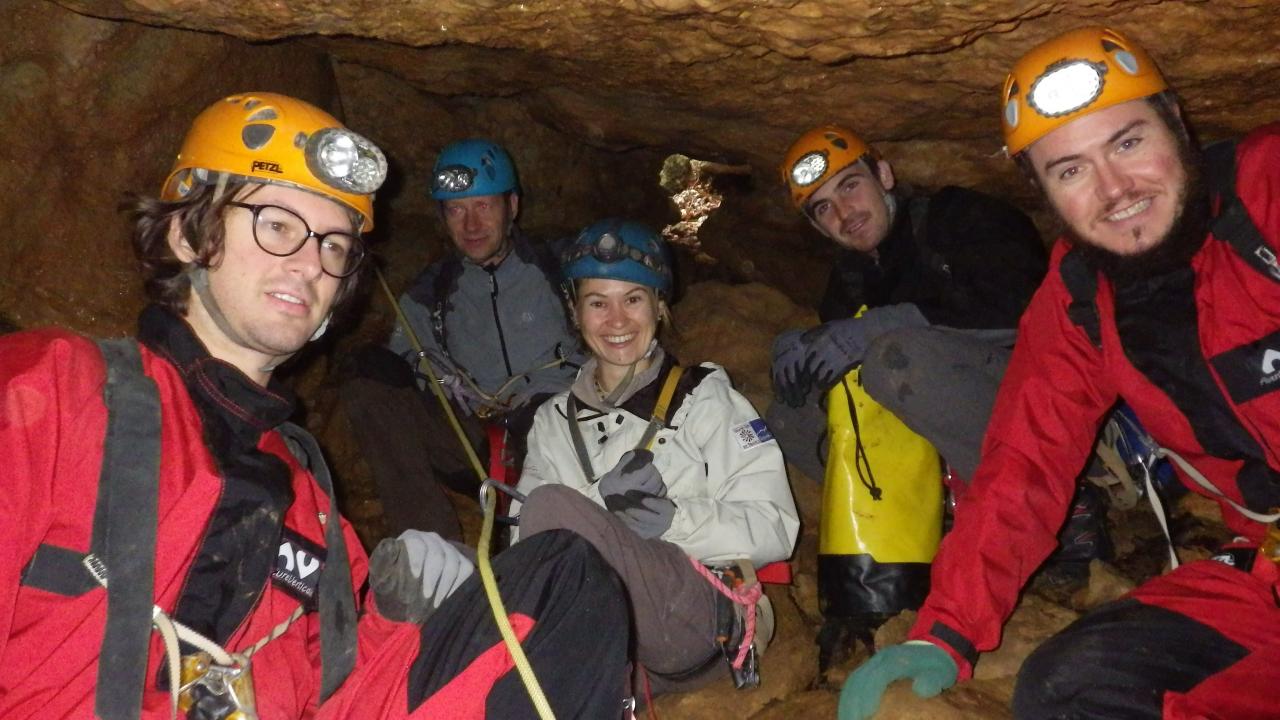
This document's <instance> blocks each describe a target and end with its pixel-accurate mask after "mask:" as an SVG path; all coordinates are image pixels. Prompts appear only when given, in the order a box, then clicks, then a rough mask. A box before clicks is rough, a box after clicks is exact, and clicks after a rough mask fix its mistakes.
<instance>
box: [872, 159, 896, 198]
mask: <svg viewBox="0 0 1280 720" xmlns="http://www.w3.org/2000/svg"><path fill="white" fill-rule="evenodd" d="M876 178H877V179H878V180H879V181H880V187H882V188H884V189H885V190H886V191H887V190H892V189H893V186H894V185H895V184H897V180H896V179H894V177H893V166H892V165H890V164H889V161H888V160H881V161H879V162H877V163H876Z"/></svg>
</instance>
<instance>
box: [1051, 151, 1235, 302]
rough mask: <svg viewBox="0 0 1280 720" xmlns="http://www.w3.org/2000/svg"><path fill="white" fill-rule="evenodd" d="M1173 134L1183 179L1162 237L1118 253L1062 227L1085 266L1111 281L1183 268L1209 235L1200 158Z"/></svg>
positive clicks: (1126, 281)
mask: <svg viewBox="0 0 1280 720" xmlns="http://www.w3.org/2000/svg"><path fill="white" fill-rule="evenodd" d="M1176 135H1177V136H1178V138H1179V140H1178V157H1179V160H1180V161H1181V162H1182V168H1183V171H1184V173H1185V175H1186V178H1187V179H1186V183H1185V184H1184V185H1183V187H1182V191H1181V192H1180V193H1179V195H1178V212H1177V214H1176V215H1174V218H1173V223H1172V225H1170V227H1169V230H1168V232H1166V233H1165V235H1164V237H1162V238H1160V240H1159V241H1157V242H1156V243H1155V244H1154V245H1152V246H1151V247H1150V248H1148V249H1146V250H1144V251H1142V252H1139V253H1133V254H1129V255H1122V254H1119V253H1115V252H1111V251H1110V250H1104V249H1103V248H1100V247H1098V246H1096V245H1093V244H1091V243H1090V242H1089V241H1088V239H1086V238H1085V237H1083V236H1081V235H1080V234H1079V233H1077V232H1076V231H1075V229H1074V228H1071V227H1070V226H1068V227H1066V228H1065V229H1064V230H1063V234H1064V235H1065V236H1066V237H1067V239H1068V240H1070V241H1071V244H1072V245H1074V246H1075V248H1076V250H1077V251H1078V252H1079V253H1080V254H1081V255H1082V256H1083V257H1084V260H1085V262H1086V263H1087V264H1088V265H1089V267H1091V268H1094V269H1095V270H1098V271H1100V272H1101V273H1102V274H1103V275H1105V276H1106V277H1107V278H1108V279H1109V280H1111V281H1112V282H1113V283H1116V284H1120V285H1124V284H1127V283H1130V282H1133V281H1135V280H1142V279H1144V278H1150V277H1156V276H1159V275H1163V274H1165V273H1168V272H1170V271H1172V270H1176V269H1178V268H1183V267H1187V266H1188V265H1189V264H1190V262H1191V258H1192V257H1194V256H1195V254H1196V253H1197V252H1199V251H1200V248H1201V247H1202V246H1203V245H1204V243H1205V240H1206V239H1207V238H1208V237H1209V222H1210V214H1211V213H1210V198H1209V190H1208V187H1207V186H1206V185H1205V180H1204V168H1203V160H1202V158H1201V156H1200V151H1199V150H1198V149H1196V148H1194V147H1193V146H1192V145H1191V141H1190V139H1189V138H1188V137H1187V136H1186V135H1185V134H1184V133H1176Z"/></svg>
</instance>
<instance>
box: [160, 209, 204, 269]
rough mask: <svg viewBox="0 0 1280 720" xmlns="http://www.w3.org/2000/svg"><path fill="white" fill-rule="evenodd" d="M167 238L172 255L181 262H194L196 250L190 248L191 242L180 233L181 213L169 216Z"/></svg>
mask: <svg viewBox="0 0 1280 720" xmlns="http://www.w3.org/2000/svg"><path fill="white" fill-rule="evenodd" d="M167 239H168V241H169V249H170V250H171V251H173V255H174V257H176V258H178V260H180V261H181V262H183V263H190V262H195V259H196V257H197V255H196V251H195V250H193V249H192V247H191V244H190V243H188V242H187V238H186V236H185V235H183V234H182V216H181V215H176V216H174V217H171V218H169V232H168V234H167Z"/></svg>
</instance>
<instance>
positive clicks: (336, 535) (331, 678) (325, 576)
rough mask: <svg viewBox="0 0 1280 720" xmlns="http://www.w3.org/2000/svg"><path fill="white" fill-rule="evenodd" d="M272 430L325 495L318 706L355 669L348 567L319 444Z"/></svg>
mask: <svg viewBox="0 0 1280 720" xmlns="http://www.w3.org/2000/svg"><path fill="white" fill-rule="evenodd" d="M276 429H277V430H278V431H279V432H280V434H281V435H282V436H283V437H284V439H285V445H286V446H287V447H288V448H289V452H290V453H292V454H293V456H294V457H295V458H297V460H298V462H299V463H301V464H302V466H303V467H305V468H307V469H308V470H310V471H311V474H312V475H313V476H314V477H315V479H316V483H317V484H319V485H320V488H321V489H322V490H324V492H325V494H326V495H328V496H329V513H328V515H327V516H326V517H325V520H324V544H325V552H326V554H327V559H326V560H325V564H324V567H323V568H322V569H321V570H320V701H321V702H323V701H324V700H325V699H327V698H328V697H329V696H330V695H331V694H333V692H334V691H335V690H337V689H338V686H339V685H341V684H342V681H343V680H346V678H347V676H348V675H350V674H351V671H352V670H353V669H354V668H355V663H356V606H355V589H354V587H353V586H352V582H351V565H350V562H349V558H348V557H347V546H346V543H345V542H344V539H343V536H342V520H341V518H340V516H339V514H338V500H337V497H336V496H335V494H334V492H333V478H332V476H331V475H330V474H329V466H328V465H327V464H325V461H324V456H323V455H322V454H321V452H320V446H319V444H317V443H316V439H315V437H313V436H312V435H311V433H309V432H307V431H306V430H304V429H302V428H301V427H299V426H297V425H295V424H293V423H291V422H286V423H284V424H282V425H280V426H279V427H278V428H276Z"/></svg>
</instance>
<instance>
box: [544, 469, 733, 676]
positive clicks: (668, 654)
mask: <svg viewBox="0 0 1280 720" xmlns="http://www.w3.org/2000/svg"><path fill="white" fill-rule="evenodd" d="M557 529H565V530H572V531H573V532H575V533H577V534H578V535H581V536H582V537H583V538H586V540H587V542H589V543H591V545H592V546H594V547H595V549H596V550H597V551H598V552H599V553H600V554H601V555H602V556H604V559H605V562H607V563H608V564H609V565H610V566H611V567H612V568H613V569H614V571H615V572H617V573H618V575H619V576H620V577H621V578H622V584H623V586H624V587H625V588H626V592H627V596H628V598H629V600H630V605H631V619H632V624H633V626H632V627H633V637H634V646H633V656H632V657H633V659H634V660H635V661H636V663H637V664H638V665H639V666H640V668H643V669H644V670H647V671H648V672H647V674H648V682H649V685H650V687H651V689H652V692H653V694H654V695H658V694H661V693H666V692H678V691H686V690H693V689H695V688H698V687H701V686H703V685H706V684H707V683H709V682H711V681H713V680H716V679H718V678H721V677H726V676H727V675H728V667H729V666H728V663H726V662H725V660H724V659H723V656H722V655H721V653H720V649H719V647H718V646H717V645H716V643H715V640H714V638H715V634H716V608H717V604H718V602H717V600H718V598H719V597H720V596H719V594H718V593H717V592H716V590H715V589H714V588H713V587H712V586H711V584H710V583H708V582H707V581H706V579H705V578H703V577H702V576H701V575H699V574H698V573H697V571H695V570H694V569H693V565H692V564H691V563H690V561H689V556H688V555H685V554H684V551H682V550H681V549H680V548H679V547H677V546H675V545H673V544H672V543H669V542H667V541H665V540H646V539H644V538H642V537H640V536H639V535H636V534H635V533H634V532H632V531H631V529H630V528H628V527H627V526H626V525H624V524H623V523H622V521H621V520H619V519H617V518H616V517H614V516H613V514H612V513H610V512H609V511H608V510H605V509H604V508H602V507H600V506H599V505H597V504H595V503H594V502H592V501H591V500H590V499H589V498H587V497H585V496H584V495H582V494H581V493H579V492H577V491H575V490H572V489H570V488H567V487H565V486H563V485H544V486H542V487H539V488H537V489H535V490H534V491H533V492H532V493H530V494H529V498H528V502H526V503H525V504H524V507H522V508H521V511H520V536H521V537H522V538H528V537H530V536H532V535H534V534H536V533H539V532H542V531H544V530H557ZM640 668H637V672H636V673H635V677H634V679H633V681H632V682H633V689H634V692H635V694H636V695H639V696H643V694H644V688H645V678H644V677H642V676H641V674H640V672H641V670H640Z"/></svg>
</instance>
